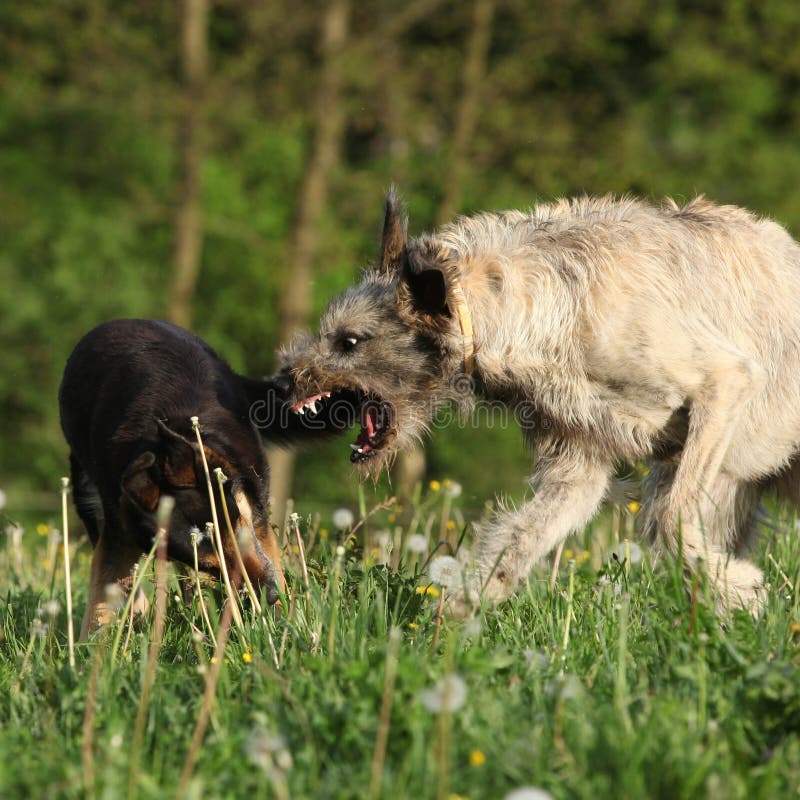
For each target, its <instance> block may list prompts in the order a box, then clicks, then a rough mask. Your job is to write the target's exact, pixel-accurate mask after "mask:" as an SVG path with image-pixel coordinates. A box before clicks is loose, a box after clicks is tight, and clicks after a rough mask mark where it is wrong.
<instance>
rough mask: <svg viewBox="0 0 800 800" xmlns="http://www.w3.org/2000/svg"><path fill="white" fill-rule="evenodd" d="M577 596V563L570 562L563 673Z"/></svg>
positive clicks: (562, 650)
mask: <svg viewBox="0 0 800 800" xmlns="http://www.w3.org/2000/svg"><path fill="white" fill-rule="evenodd" d="M574 595H575V562H574V561H573V560H572V559H570V562H569V583H568V584H567V613H566V616H565V617H564V635H563V636H562V637H561V672H562V673H563V672H564V664H565V663H566V660H567V648H568V647H569V631H570V627H571V625H572V600H573V597H574Z"/></svg>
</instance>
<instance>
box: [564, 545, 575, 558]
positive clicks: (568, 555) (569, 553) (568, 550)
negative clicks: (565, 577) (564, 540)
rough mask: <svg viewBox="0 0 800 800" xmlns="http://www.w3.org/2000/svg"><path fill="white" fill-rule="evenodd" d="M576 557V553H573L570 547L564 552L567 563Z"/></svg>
mask: <svg viewBox="0 0 800 800" xmlns="http://www.w3.org/2000/svg"><path fill="white" fill-rule="evenodd" d="M574 556H575V553H573V552H572V550H570V549H569V547H568V548H567V549H566V550H565V551H564V558H566V559H567V561H569V560H570V559H571V558H573V557H574Z"/></svg>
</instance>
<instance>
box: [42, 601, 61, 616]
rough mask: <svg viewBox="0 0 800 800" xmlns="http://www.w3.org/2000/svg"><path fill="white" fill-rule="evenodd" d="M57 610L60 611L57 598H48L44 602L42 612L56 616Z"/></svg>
mask: <svg viewBox="0 0 800 800" xmlns="http://www.w3.org/2000/svg"><path fill="white" fill-rule="evenodd" d="M59 611H61V603H59V602H58V600H48V601H47V602H46V603H45V604H44V613H45V614H47V616H48V617H55V616H57V615H58V612H59Z"/></svg>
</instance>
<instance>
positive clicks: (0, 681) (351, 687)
mask: <svg viewBox="0 0 800 800" xmlns="http://www.w3.org/2000/svg"><path fill="white" fill-rule="evenodd" d="M457 489H458V487H457V485H454V484H451V483H449V482H443V483H439V482H436V481H434V482H432V483H431V484H430V485H429V486H428V488H427V489H426V491H425V492H424V493H422V494H421V495H418V496H417V499H416V501H415V503H414V505H413V507H409V508H397V507H396V505H394V504H391V503H390V504H389V505H388V506H387V507H381V506H382V502H378V503H377V505H376V507H375V508H374V509H370V508H366V514H365V516H364V517H361V516H360V515H357V516H356V518H355V519H354V518H353V515H352V514H348V513H347V512H345V513H342V511H339V512H337V514H336V520H337V523H338V524H339V525H340V526H342V527H339V528H337V527H336V526H335V524H334V521H333V519H332V518H330V517H329V518H324V517H323V518H321V519H320V518H315V517H311V518H300V517H298V518H295V519H294V520H292V519H291V518H290V520H289V524H288V526H287V530H286V532H285V536H284V554H285V565H286V569H287V573H288V581H289V587H288V592H287V595H286V596H285V597H284V598H283V604H282V609H281V610H280V611H277V612H276V611H275V610H263V613H261V614H259V613H257V612H256V611H255V610H254V608H253V606H252V604H251V603H248V602H247V601H244V602H243V603H242V607H243V611H242V623H241V625H238V624H236V623H233V624H232V625H230V626H229V627H228V623H230V615H225V614H224V613H223V606H224V604H225V602H226V601H225V597H224V595H223V593H222V590H221V589H220V587H219V586H216V585H214V584H212V583H208V582H205V583H203V584H202V588H198V583H197V582H196V581H194V580H190V581H189V584H188V586H187V587H186V588H185V589H184V588H183V587H182V586H181V585H179V582H178V578H177V576H176V575H175V574H173V573H172V572H169V573H168V578H167V583H166V607H165V613H166V619H165V624H164V627H163V637H160V636H159V634H158V631H157V630H156V629H157V628H158V625H157V624H156V625H154V622H153V619H154V616H155V615H156V611H155V607H156V605H157V604H156V603H155V602H153V603H152V604H151V609H150V611H149V612H148V614H147V615H145V616H143V617H137V618H136V619H135V620H134V623H133V624H131V618H130V615H129V614H128V613H127V612H126V610H125V609H123V610H121V611H120V612H119V615H118V621H117V623H116V624H114V625H111V626H109V627H107V628H106V629H104V630H102V631H100V632H99V633H97V634H95V635H94V636H93V637H92V638H91V639H90V641H89V642H86V643H78V644H77V645H76V647H75V665H74V667H71V666H70V662H69V647H68V637H67V616H66V596H65V583H64V548H63V536H62V532H61V531H60V527H61V523H60V521H57V520H51V521H50V522H48V521H46V520H43V521H40V522H39V523H38V524H31V526H30V529H26V530H25V532H24V533H23V534H21V535H20V534H19V533H17V535H16V537H15V536H14V535H13V533H12V532H11V530H10V527H11V526H10V523H9V528H7V529H6V531H7V534H8V535H7V536H5V537H4V538H3V547H2V550H0V559H2V563H1V564H0V570H2V574H3V575H5V576H6V578H7V584H6V586H7V588H6V589H5V590H4V596H3V597H2V598H0V619H1V620H2V628H1V629H0V765H2V766H0V796H2V797H8V798H16V797H20V798H22V797H40V798H47V797H58V798H61V797H63V798H73V797H75V798H85V797H91V798H95V797H96V798H116V797H129V798H134V797H138V798H142V800H144V798H161V797H176V796H177V797H186V798H200V797H203V798H217V797H219V798H229V797H230V798H232V797H237V798H238V797H249V796H254V797H255V796H257V797H275V798H278V799H279V800H282V799H283V798H290V797H294V798H370V797H374V798H378V797H382V798H415V799H417V800H419V799H420V798H438V799H440V800H457V799H458V798H470V800H481V798H505V797H511V798H515V799H516V798H521V800H524V798H526V797H528V798H546V797H553V798H599V797H603V798H604V797H615V798H623V797H624V798H627V797H630V798H636V797H659V798H660V797H663V798H694V797H711V798H745V797H746V798H748V799H750V798H778V797H792V796H796V795H797V791H798V787H799V786H800V735H798V734H799V733H800V692H799V691H798V690H799V689H800V673H798V666H799V665H800V624H798V621H800V612H799V611H798V577H797V576H798V575H800V538H798V537H797V536H796V535H794V536H791V535H788V534H790V533H793V532H794V528H795V525H796V523H795V521H794V520H791V519H782V520H780V523H779V527H780V530H779V531H775V532H771V533H769V535H768V536H767V537H766V538H765V540H764V543H763V545H762V549H761V551H760V554H759V556H758V561H759V563H760V564H761V565H762V566H763V567H764V569H765V571H766V574H767V579H768V580H769V583H770V585H771V591H770V597H769V602H768V604H767V610H766V613H765V614H764V616H763V618H761V619H758V620H756V619H753V618H751V617H750V616H748V615H747V614H745V613H741V612H738V613H736V614H735V615H734V616H733V617H732V618H726V619H721V618H720V617H719V616H718V615H717V614H716V613H715V611H714V610H713V604H712V601H711V599H710V596H709V593H708V587H707V585H706V582H705V581H704V580H703V579H702V577H700V578H698V579H697V580H695V581H694V582H692V583H687V582H686V579H685V578H684V573H683V570H682V567H681V565H680V564H679V563H677V562H675V561H672V560H665V559H661V560H659V561H657V562H655V561H654V560H652V559H651V558H650V556H649V554H648V553H647V552H646V551H645V552H642V551H641V550H640V548H639V547H638V546H637V545H636V544H635V543H634V542H633V541H629V540H628V539H627V535H628V533H629V530H630V527H631V523H632V517H633V516H634V513H635V509H636V506H635V504H633V505H631V506H630V507H628V508H622V509H615V510H614V511H613V512H612V511H609V512H608V513H607V514H606V515H604V516H603V517H601V518H599V519H598V520H597V521H596V523H595V525H594V527H593V529H591V530H587V531H586V532H585V534H584V535H583V536H579V537H575V538H574V539H572V540H571V541H570V542H568V543H567V548H566V549H565V551H564V554H563V556H562V559H561V562H560V566H559V569H558V571H557V573H556V574H555V575H553V573H552V564H548V565H543V566H542V567H541V568H540V569H538V570H537V571H535V572H534V573H533V574H532V576H531V578H530V581H529V582H528V583H527V585H526V586H524V587H522V589H521V590H520V592H519V594H518V596H517V597H516V598H515V599H514V600H512V601H510V602H508V603H506V604H504V605H502V606H500V607H499V608H497V609H494V610H492V609H483V612H482V613H481V614H479V615H477V616H476V617H475V618H474V619H468V620H460V621H459V620H452V619H450V618H448V617H447V616H446V615H445V616H444V619H443V620H442V619H441V618H440V616H439V610H440V607H441V601H442V599H443V597H444V599H445V600H446V593H447V587H446V586H443V585H441V584H440V583H436V582H435V579H437V578H438V579H439V580H446V581H451V580H452V572H457V569H456V570H452V567H453V564H452V562H448V561H447V559H449V558H450V557H453V556H454V557H455V558H456V561H457V562H458V563H460V559H463V558H464V557H465V556H466V555H467V553H468V548H469V544H470V542H469V536H468V535H464V531H463V527H462V526H463V517H462V515H461V511H460V508H459V498H458V497H457V496H455V495H457V494H458V491H457ZM362 499H363V495H362ZM7 511H8V513H13V509H7ZM348 517H349V518H348ZM51 523H52V524H51ZM298 532H299V533H300V534H301V537H302V540H303V541H304V543H305V547H304V548H303V550H304V556H305V559H303V556H301V554H300V549H299V547H298V541H297V535H298ZM76 533H77V531H74V530H73V534H72V535H73V539H72V541H71V543H70V547H69V551H70V556H71V559H70V561H71V573H72V585H73V617H74V622H75V627H76V630H77V629H78V626H79V624H80V618H81V614H82V612H83V608H84V605H85V602H86V586H87V574H88V560H89V556H90V552H89V548H88V545H87V544H86V543H84V542H83V541H80V540H77V541H78V543H77V544H73V543H72V542H74V541H76V539H75V536H76ZM442 557H444V558H445V561H439V559H441V558H442ZM303 561H305V566H306V569H305V570H304V569H303ZM149 563H150V564H152V561H151V562H149ZM448 564H449V568H450V570H451V572H450V573H448V569H442V567H445V566H447V565H448ZM304 573H305V575H306V576H307V577H304ZM153 574H154V572H153V569H152V567H151V566H147V565H146V564H145V566H143V568H142V578H143V584H142V585H143V586H144V587H145V589H146V591H147V592H148V594H149V595H150V596H151V597H154V595H155V589H154V578H153ZM448 575H450V577H448ZM790 576H792V577H790ZM553 577H554V578H555V580H554V582H553V581H552V579H553ZM551 583H552V585H551ZM162 585H163V584H162ZM201 594H202V597H203V599H204V605H205V607H206V612H207V614H208V619H209V623H210V625H209V624H207V623H206V622H205V621H204V619H203V614H202V610H201V608H200V605H199V598H200V596H201ZM226 616H227V619H226ZM225 637H227V643H225V644H224V648H222V645H221V644H220V642H221V640H222V639H224V638H225ZM215 640H216V642H217V647H216V648H215V646H214V641H215ZM153 648H157V649H158V653H157V658H155V659H154V658H152V656H153V653H154V652H155V651H154V650H153ZM198 719H201V720H202V719H204V720H205V725H204V727H201V728H199V729H198ZM198 731H199V733H198ZM198 736H199V738H198ZM193 740H194V742H193ZM524 788H525V789H526V791H527V792H528V793H527V794H525V793H524V792H523V791H522V790H523V789H524ZM534 789H537V790H539V791H540V792H544V794H536V793H534V792H533V790H534ZM515 791H517V792H519V793H518V794H514V792H515Z"/></svg>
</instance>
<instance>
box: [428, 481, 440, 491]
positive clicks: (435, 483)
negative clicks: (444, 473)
mask: <svg viewBox="0 0 800 800" xmlns="http://www.w3.org/2000/svg"><path fill="white" fill-rule="evenodd" d="M429 486H430V487H431V491H432V492H438V491H439V489H441V488H442V484H441V483H439V481H431V482H430V484H429Z"/></svg>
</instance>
